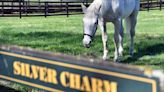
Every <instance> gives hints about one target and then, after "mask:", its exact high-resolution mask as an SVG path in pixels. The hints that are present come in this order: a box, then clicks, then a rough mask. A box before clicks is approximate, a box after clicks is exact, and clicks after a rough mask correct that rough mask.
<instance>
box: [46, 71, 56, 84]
mask: <svg viewBox="0 0 164 92" xmlns="http://www.w3.org/2000/svg"><path fill="white" fill-rule="evenodd" d="M56 77H57V72H56V71H55V70H53V69H47V81H48V82H49V83H54V84H57V83H58V81H57V79H56Z"/></svg>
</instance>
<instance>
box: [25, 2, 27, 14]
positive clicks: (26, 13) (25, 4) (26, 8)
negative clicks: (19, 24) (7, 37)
mask: <svg viewBox="0 0 164 92" xmlns="http://www.w3.org/2000/svg"><path fill="white" fill-rule="evenodd" d="M25 13H26V16H27V1H25Z"/></svg>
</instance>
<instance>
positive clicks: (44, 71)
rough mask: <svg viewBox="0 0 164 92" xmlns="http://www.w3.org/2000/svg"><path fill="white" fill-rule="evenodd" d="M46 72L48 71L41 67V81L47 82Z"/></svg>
mask: <svg viewBox="0 0 164 92" xmlns="http://www.w3.org/2000/svg"><path fill="white" fill-rule="evenodd" d="M46 70H47V68H45V67H44V68H42V67H40V80H41V81H45V82H47V78H45V76H46Z"/></svg>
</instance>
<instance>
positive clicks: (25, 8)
mask: <svg viewBox="0 0 164 92" xmlns="http://www.w3.org/2000/svg"><path fill="white" fill-rule="evenodd" d="M81 3H84V4H85V5H88V2H87V0H82V1H78V2H76V1H74V2H73V1H71V2H54V1H51V2H48V1H23V0H15V1H14V0H8V1H7V0H1V1H0V16H18V15H19V17H20V18H21V17H22V16H45V17H47V16H51V15H67V17H68V16H69V15H71V14H79V13H82V9H81ZM140 6H141V10H147V11H149V10H151V9H159V10H162V8H163V7H164V1H162V0H156V1H155V0H144V1H143V0H141V5H140Z"/></svg>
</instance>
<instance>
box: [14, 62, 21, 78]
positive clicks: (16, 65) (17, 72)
mask: <svg viewBox="0 0 164 92" xmlns="http://www.w3.org/2000/svg"><path fill="white" fill-rule="evenodd" d="M20 64H21V63H20V62H17V61H16V62H14V64H13V67H14V74H15V75H20V74H21V67H20Z"/></svg>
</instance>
